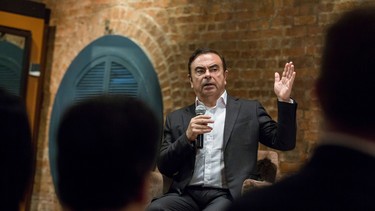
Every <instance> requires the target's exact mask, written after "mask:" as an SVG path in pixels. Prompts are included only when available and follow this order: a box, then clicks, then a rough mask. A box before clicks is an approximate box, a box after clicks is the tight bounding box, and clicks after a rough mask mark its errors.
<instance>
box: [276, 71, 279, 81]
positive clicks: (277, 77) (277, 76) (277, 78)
mask: <svg viewBox="0 0 375 211" xmlns="http://www.w3.org/2000/svg"><path fill="white" fill-rule="evenodd" d="M279 81H280V74H279V73H278V72H275V82H279Z"/></svg>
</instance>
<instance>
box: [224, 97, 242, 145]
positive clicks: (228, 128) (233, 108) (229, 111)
mask: <svg viewBox="0 0 375 211" xmlns="http://www.w3.org/2000/svg"><path fill="white" fill-rule="evenodd" d="M240 107H241V106H240V103H239V102H238V101H237V99H235V98H233V97H231V96H229V95H228V98H227V105H226V114H225V125H224V149H225V148H226V146H227V144H228V141H229V137H230V134H231V133H232V130H233V127H234V124H235V122H236V119H237V116H238V113H239V110H240Z"/></svg>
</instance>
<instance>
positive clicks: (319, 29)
mask: <svg viewBox="0 0 375 211" xmlns="http://www.w3.org/2000/svg"><path fill="white" fill-rule="evenodd" d="M41 2H44V3H46V4H47V7H48V8H50V9H51V11H52V14H51V22H50V25H51V26H53V27H55V34H54V37H53V39H51V41H50V43H49V47H50V48H49V49H50V50H49V52H48V55H49V60H48V70H47V71H48V73H47V74H46V75H47V78H46V82H45V84H46V86H45V89H44V96H45V98H44V102H43V110H42V125H41V132H40V137H39V142H38V156H37V172H36V177H35V183H34V193H33V196H32V206H31V210H60V205H59V203H58V201H57V199H56V197H55V192H54V187H53V185H52V179H51V176H50V169H49V160H48V136H47V134H48V125H49V120H50V114H51V108H52V104H53V100H54V97H55V94H56V92H57V88H58V86H59V84H60V81H61V79H62V77H63V75H64V73H65V71H66V70H67V68H68V67H69V65H70V63H71V62H72V60H73V59H74V58H75V57H76V56H77V55H78V53H79V52H80V51H81V50H82V49H83V48H84V47H85V46H87V45H88V44H89V43H91V42H92V41H93V40H95V39H97V38H99V37H101V36H103V35H105V34H108V33H111V34H118V35H123V36H126V37H129V38H130V39H132V40H133V41H134V42H136V43H137V44H138V45H139V46H140V47H141V48H142V49H143V50H144V51H145V52H146V54H147V55H148V56H149V58H150V60H151V61H152V63H153V65H154V68H155V70H156V72H157V75H158V77H159V81H160V84H161V87H162V94H163V102H164V113H165V114H166V113H169V112H170V111H172V110H174V109H176V108H179V107H182V106H185V105H187V104H190V103H192V102H193V99H194V95H193V92H192V90H191V88H190V86H189V83H188V79H187V59H188V57H189V56H190V54H191V52H192V51H193V50H194V49H195V48H197V47H201V46H208V47H212V48H215V49H217V50H219V51H221V52H222V53H223V54H224V55H225V57H226V60H227V62H228V66H229V78H228V84H227V90H228V92H229V94H231V95H235V96H238V97H241V98H248V99H258V100H259V101H260V102H261V103H262V104H263V105H264V106H265V108H266V109H267V110H268V112H269V113H270V114H271V115H272V116H273V117H275V118H276V112H277V110H276V107H275V106H276V97H275V94H274V92H273V81H274V72H275V71H279V72H280V71H282V69H283V66H284V64H285V63H286V62H287V61H293V62H294V64H295V67H296V71H297V78H296V80H295V85H294V91H293V93H292V95H293V98H294V99H295V100H296V101H297V102H298V103H299V108H298V137H297V139H298V140H297V147H296V149H295V150H293V151H290V152H283V153H281V152H279V155H280V159H281V173H282V174H284V175H285V174H289V173H291V172H293V171H295V170H297V169H298V168H299V167H300V165H301V164H303V162H304V161H305V159H306V158H307V157H308V156H309V155H310V153H311V150H312V149H314V147H315V145H316V141H317V136H318V130H319V126H320V124H321V123H320V120H319V119H320V117H319V107H318V105H317V103H316V99H315V96H314V90H313V85H314V79H315V78H316V77H317V74H318V72H319V60H320V51H321V47H322V43H323V37H322V36H323V33H324V30H325V29H326V27H327V26H328V25H329V24H330V23H332V21H334V20H335V19H336V18H337V17H338V16H339V15H340V13H341V12H343V11H345V10H348V9H350V8H353V7H355V6H357V5H360V4H371V3H372V2H374V1H373V0H372V1H365V0H221V1H219V0H208V1H198V0H197V1H192V0H80V1H76V0H64V1H56V0H41ZM261 148H266V147H264V146H261Z"/></svg>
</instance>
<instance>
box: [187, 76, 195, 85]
mask: <svg viewBox="0 0 375 211" xmlns="http://www.w3.org/2000/svg"><path fill="white" fill-rule="evenodd" d="M188 77H189V81H190V88H193V87H194V86H193V79H192V78H191V75H190V74H188Z"/></svg>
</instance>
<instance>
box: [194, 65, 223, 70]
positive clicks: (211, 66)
mask: <svg viewBox="0 0 375 211" xmlns="http://www.w3.org/2000/svg"><path fill="white" fill-rule="evenodd" d="M213 67H220V65H218V64H213V65H210V66H208V69H210V68H213ZM197 69H206V66H197V67H195V68H194V70H197Z"/></svg>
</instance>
